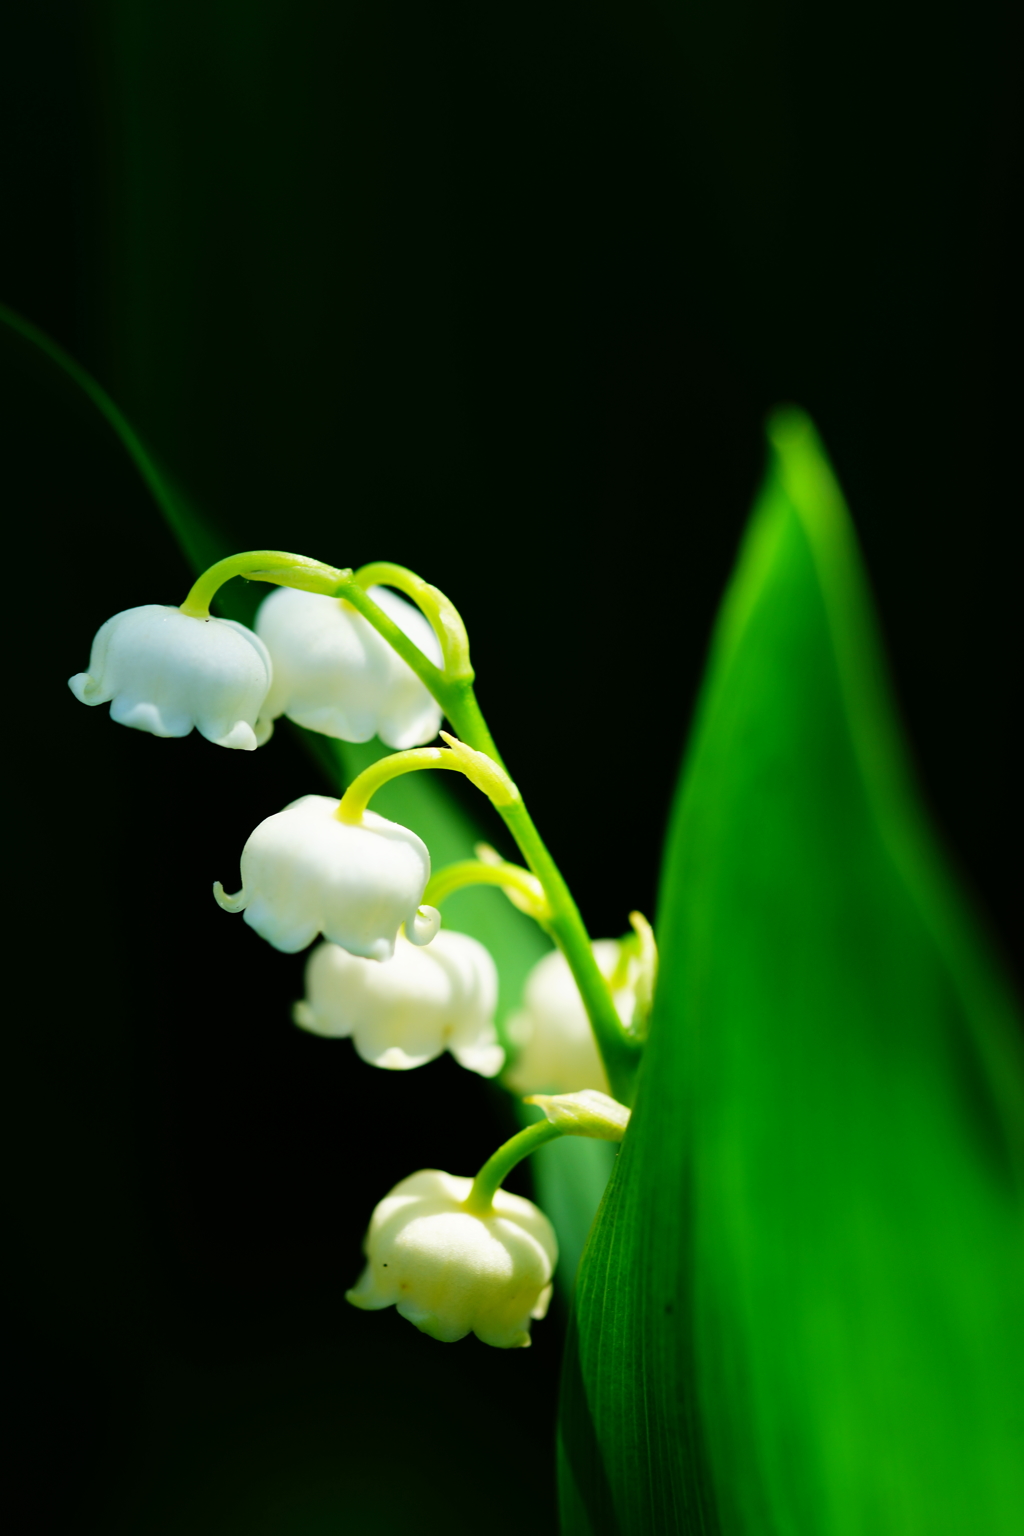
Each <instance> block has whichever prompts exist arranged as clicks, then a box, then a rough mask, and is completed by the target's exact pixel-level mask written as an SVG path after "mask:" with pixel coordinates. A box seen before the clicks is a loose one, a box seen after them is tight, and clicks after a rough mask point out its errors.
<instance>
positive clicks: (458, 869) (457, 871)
mask: <svg viewBox="0 0 1024 1536" xmlns="http://www.w3.org/2000/svg"><path fill="white" fill-rule="evenodd" d="M471 885H498V886H501V888H502V889H503V890H512V891H514V892H515V893H516V896H517V897H518V898H519V900H520V901H521V902H522V906H523V910H525V911H528V912H529V915H530V916H531V917H533V918H536V919H537V921H538V922H541V923H546V922H547V921H548V919H549V918H550V916H551V913H550V910H549V908H548V904H547V900H546V898H545V896H544V891H543V888H542V886H541V883H540V881H539V880H538V879H537V877H536V875H533V874H531V873H530V871H529V870H528V869H521V868H520V867H519V865H518V864H506V863H504V862H499V863H497V864H483V863H481V861H480V860H479V859H460V860H459V861H458V862H457V863H455V864H446V865H445V867H444V868H443V869H439V870H438V871H437V873H436V874H435V875H431V877H430V881H429V883H428V885H427V888H426V890H425V891H424V893H423V900H424V902H425V904H426V905H427V906H428V907H439V906H440V905H441V903H442V901H444V900H445V899H446V898H447V897H449V896H452V895H454V893H455V892H456V891H462V890H465V888H466V887H467V886H471Z"/></svg>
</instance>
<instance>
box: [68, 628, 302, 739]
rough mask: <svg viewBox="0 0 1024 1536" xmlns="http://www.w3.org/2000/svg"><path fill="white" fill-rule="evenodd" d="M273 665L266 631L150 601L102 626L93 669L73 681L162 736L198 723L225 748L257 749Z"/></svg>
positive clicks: (80, 690) (115, 716)
mask: <svg viewBox="0 0 1024 1536" xmlns="http://www.w3.org/2000/svg"><path fill="white" fill-rule="evenodd" d="M272 675H273V669H272V667H271V662H270V656H269V654H268V651H267V648H266V646H265V645H264V644H263V641H262V640H261V639H260V638H259V636H258V635H254V634H253V632H252V630H251V629H246V627H245V625H244V624H236V623H235V622H234V620H232V619H213V618H206V619H194V618H191V617H190V616H189V615H188V614H185V613H182V612H181V610H180V609H178V608H163V607H160V606H159V605H158V604H156V603H149V604H147V605H145V606H144V607H142V608H127V609H125V611H124V612H123V613H115V615H114V617H113V618H112V619H108V620H107V622H106V623H105V624H103V625H101V627H100V628H99V629H98V630H97V632H96V638H95V639H94V640H93V643H92V654H91V655H90V657H89V670H88V672H79V673H77V674H76V676H74V677H71V678H69V679H68V687H69V688H70V689H71V692H72V693H73V694H74V695H75V698H76V699H80V700H81V702H82V703H83V704H107V703H109V704H110V718H111V719H112V720H116V721H117V722H118V723H119V724H120V725H131V726H134V727H135V728H136V729H137V730H140V731H150V732H151V733H152V734H153V735H154V736H187V735H188V733H189V731H191V730H192V728H193V726H194V727H195V728H196V729H197V730H198V731H199V734H200V735H201V736H205V737H206V739H207V740H208V741H212V742H215V743H216V744H217V746H219V747H239V748H241V749H242V750H243V751H246V752H252V751H254V750H255V748H256V745H257V734H256V729H255V727H256V721H257V718H258V716H259V713H260V710H261V708H262V706H263V701H264V699H265V698H266V696H267V692H268V690H269V688H270V683H271V678H272Z"/></svg>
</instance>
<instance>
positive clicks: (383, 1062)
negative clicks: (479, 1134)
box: [295, 928, 505, 1077]
mask: <svg viewBox="0 0 1024 1536" xmlns="http://www.w3.org/2000/svg"><path fill="white" fill-rule="evenodd" d="M497 1001H498V973H497V970H496V969H495V965H494V961H493V960H492V959H491V957H490V955H489V954H488V952H487V950H486V949H485V948H484V946H483V945H482V944H478V943H477V941H476V939H471V938H470V937H469V935H468V934H465V933H453V932H451V931H450V930H449V929H447V928H445V929H442V930H441V932H440V933H439V934H438V935H437V937H436V938H435V939H434V940H433V942H432V943H431V944H430V947H429V948H427V949H423V948H420V947H418V946H416V945H413V944H411V943H410V942H409V940H408V939H407V938H405V937H404V936H403V935H402V934H399V936H398V942H397V944H396V946H395V953H394V955H393V956H392V958H391V959H390V960H385V961H384V963H383V964H378V962H377V961H375V960H364V959H362V958H360V957H359V956H357V955H353V954H350V953H348V952H347V951H346V950H344V949H340V948H339V947H338V945H337V944H319V945H318V946H317V948H316V949H314V951H313V953H312V954H311V955H310V957H309V961H308V963H307V965H306V997H305V1000H304V1001H303V1002H301V1003H296V1005H295V1022H296V1023H297V1024H300V1025H301V1026H302V1028H303V1029H308V1030H311V1031H312V1033H313V1034H316V1035H328V1036H332V1037H335V1038H344V1037H346V1036H349V1035H351V1037H352V1041H353V1044H354V1045H355V1048H356V1050H357V1051H358V1053H359V1055H360V1056H361V1057H362V1058H363V1060H364V1061H368V1062H369V1063H370V1064H371V1066H374V1067H390V1068H392V1069H394V1070H398V1071H404V1070H406V1069H407V1068H409V1067H419V1066H422V1065H423V1063H424V1062H426V1061H432V1060H433V1059H434V1057H435V1056H440V1054H441V1052H442V1051H444V1050H449V1051H451V1053H452V1055H453V1056H454V1057H455V1059H456V1061H457V1062H459V1064H460V1065H461V1066H463V1067H468V1068H469V1070H470V1071H471V1072H479V1073H480V1074H481V1076H483V1077H493V1076H494V1075H495V1073H497V1072H500V1071H501V1068H502V1066H503V1064H504V1061H505V1053H504V1051H503V1050H502V1048H501V1046H500V1045H499V1044H498V1035H497V1031H496V1029H495V1027H494V1010H495V1007H496V1006H497Z"/></svg>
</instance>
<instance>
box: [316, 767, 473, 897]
mask: <svg viewBox="0 0 1024 1536" xmlns="http://www.w3.org/2000/svg"><path fill="white" fill-rule="evenodd" d="M423 768H453V769H454V770H455V772H456V773H461V772H463V769H462V765H461V764H460V763H459V761H458V759H457V758H456V756H455V753H454V752H450V751H448V750H447V749H446V748H445V747H413V748H412V750H411V751H409V752H393V753H392V754H391V756H390V757H382V758H380V759H379V760H378V761H377V762H376V763H371V764H370V766H369V768H364V769H363V771H362V773H360V774H357V775H356V777H355V778H354V779H353V780H352V783H351V784H350V785H349V787H348V789H346V791H345V793H344V794H343V795H342V797H341V800H340V801H339V802H338V809H337V811H336V812H335V815H336V816H337V818H338V820H339V821H344V822H348V823H349V825H352V826H357V825H358V824H359V822H360V821H362V819H363V812H364V811H365V810H366V807H367V806H368V805H369V803H370V800H371V798H372V797H373V796H374V795H375V794H376V793H377V791H378V789H380V788H381V787H382V786H383V785H385V784H387V783H388V781H389V780H390V779H397V778H400V777H401V776H402V774H403V773H417V772H418V771H419V770H421V769H423ZM424 899H426V898H424Z"/></svg>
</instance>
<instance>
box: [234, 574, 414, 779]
mask: <svg viewBox="0 0 1024 1536" xmlns="http://www.w3.org/2000/svg"><path fill="white" fill-rule="evenodd" d="M369 595H370V596H371V597H372V598H373V600H374V602H375V603H377V605H378V606H379V607H380V608H383V610H384V612H385V613H386V614H387V615H388V617H389V618H390V619H392V620H393V621H394V622H395V624H397V626H398V628H399V629H400V630H402V632H403V633H404V634H406V635H408V637H409V639H410V640H412V641H413V642H414V644H415V645H417V646H418V647H419V649H420V650H421V651H422V652H423V654H424V655H425V656H426V657H427V658H428V659H429V660H430V661H433V662H434V663H435V664H436V665H437V666H440V665H441V647H440V644H439V643H438V639H437V636H436V635H435V634H434V631H433V630H432V629H431V627H430V625H429V623H428V622H427V620H426V619H425V618H424V617H423V615H422V613H420V611H419V609H418V608H414V607H413V606H412V604H411V603H407V602H405V601H404V599H402V598H401V597H398V596H397V595H396V594H395V593H394V592H392V591H390V590H389V589H388V588H387V587H371V588H370V590H369ZM256 630H257V633H258V634H259V636H260V638H261V639H262V640H263V641H264V642H265V644H266V647H267V649H268V651H269V652H270V655H271V657H272V659H273V663H274V680H273V684H272V686H271V689H270V693H269V694H268V696H267V701H266V703H265V705H264V707H263V714H262V718H261V722H260V728H261V739H265V737H266V736H267V735H269V734H270V731H271V730H272V729H273V726H272V722H273V721H274V720H276V719H277V717H278V716H279V715H287V716H288V718H289V720H294V721H295V723H296V724H297V725H304V726H306V727H307V729H309V730H311V731H320V732H321V733H322V734H323V735H325V736H338V737H340V738H341V740H342V741H369V740H370V738H371V737H372V736H379V737H380V739H381V741H383V742H386V743H387V745H388V746H389V747H395V748H397V749H398V750H399V751H404V750H405V749H406V748H408V747H418V746H421V745H422V744H423V743H424V742H427V741H432V740H433V739H434V737H435V736H436V735H437V732H438V728H439V726H440V724H441V707H440V705H439V704H437V703H436V701H435V700H434V698H433V696H432V695H431V694H430V693H429V692H428V691H427V689H426V688H425V687H424V686H423V684H422V683H421V682H420V680H419V678H418V677H417V676H416V674H415V672H414V671H413V670H412V668H411V667H410V666H409V665H408V664H407V663H406V662H404V661H403V660H402V658H401V657H400V656H399V655H398V654H397V653H396V652H395V651H393V650H392V649H391V647H390V645H388V643H387V641H386V640H383V639H382V638H381V636H380V635H379V634H378V633H377V631H376V630H375V629H374V627H373V625H372V624H370V623H369V622H368V620H366V619H364V618H363V616H362V614H361V613H359V612H357V610H356V609H355V608H353V607H352V606H351V604H349V603H347V602H345V601H344V599H341V598H335V597H321V596H319V595H318V594H317V593H314V592H300V591H297V590H295V589H294V588H291V587H280V588H278V590H277V591H276V592H272V593H271V594H270V596H269V597H266V598H264V600H263V602H262V603H261V604H260V607H259V612H258V613H257V615H256Z"/></svg>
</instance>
